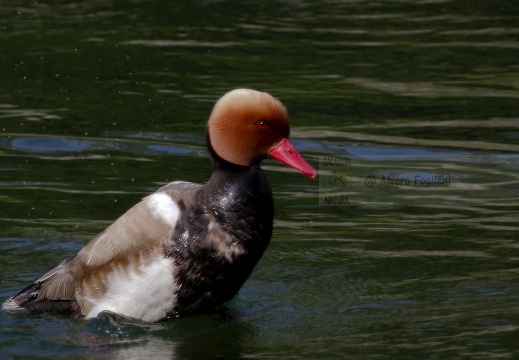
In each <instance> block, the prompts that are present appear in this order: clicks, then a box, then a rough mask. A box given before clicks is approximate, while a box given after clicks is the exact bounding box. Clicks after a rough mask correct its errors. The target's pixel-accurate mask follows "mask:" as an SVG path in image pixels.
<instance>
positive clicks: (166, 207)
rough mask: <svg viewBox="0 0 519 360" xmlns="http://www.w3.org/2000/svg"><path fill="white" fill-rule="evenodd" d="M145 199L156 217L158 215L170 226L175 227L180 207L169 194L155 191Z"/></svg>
mask: <svg viewBox="0 0 519 360" xmlns="http://www.w3.org/2000/svg"><path fill="white" fill-rule="evenodd" d="M147 201H148V205H149V207H150V209H151V210H152V211H153V213H154V214H155V215H156V216H157V217H160V218H161V219H162V220H164V221H165V222H166V223H167V224H169V225H171V227H175V225H176V224H177V220H178V216H179V214H180V209H179V208H178V206H177V204H176V203H175V202H174V201H173V199H172V198H171V196H169V195H168V194H165V193H155V194H152V195H150V196H149V197H148V198H147Z"/></svg>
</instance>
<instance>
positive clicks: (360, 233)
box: [0, 0, 519, 359]
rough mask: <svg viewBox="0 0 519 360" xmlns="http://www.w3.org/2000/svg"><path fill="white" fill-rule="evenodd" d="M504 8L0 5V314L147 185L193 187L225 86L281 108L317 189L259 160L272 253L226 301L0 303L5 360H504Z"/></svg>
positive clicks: (512, 344) (513, 344)
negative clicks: (144, 309) (166, 307)
mask: <svg viewBox="0 0 519 360" xmlns="http://www.w3.org/2000/svg"><path fill="white" fill-rule="evenodd" d="M518 6H519V5H518V4H517V3H516V1H513V0H502V1H486V0H485V1H467V0H450V1H449V0H438V1H435V0H432V1H431V0H428V1H426V0H407V1H404V0H401V1H397V0H387V1H382V0H380V1H367V0H366V1H363V0H359V1H263V2H255V1H241V2H238V1H199V2H192V1H175V2H164V1H156V0H148V1H143V0H134V1H128V2H118V1H112V0H103V1H98V0H91V1H55V2H20V1H12V0H5V1H2V3H1V4H0V13H1V14H2V16H0V278H1V282H0V301H4V300H5V299H7V298H8V297H9V296H12V295H13V294H15V293H16V292H17V291H19V290H20V289H21V288H22V287H24V286H25V285H26V284H27V283H28V282H29V281H31V279H33V278H34V277H35V276H36V275H37V274H38V273H39V272H40V271H42V270H44V269H45V268H47V267H48V266H50V265H52V264H54V263H56V262H58V261H60V260H63V259H64V258H66V257H68V256H70V255H72V254H74V253H75V252H77V251H78V250H79V249H81V247H82V246H83V245H84V244H85V243H86V242H87V241H88V240H89V239H90V238H92V237H93V236H94V235H96V234H97V233H99V232H100V231H102V230H103V229H104V228H106V227H107V226H108V225H110V224H111V222H113V221H114V220H115V219H116V218H117V217H119V216H120V215H121V214H123V213H124V212H125V211H126V210H127V209H128V208H129V207H131V206H132V205H133V204H135V203H136V202H138V201H139V200H140V199H141V198H142V197H144V196H146V195H147V194H149V193H151V192H153V191H154V190H156V189H157V188H159V187H160V186H162V185H163V184H165V183H167V182H169V181H174V180H188V181H193V182H204V181H206V180H207V179H208V177H209V175H210V164H209V159H208V157H207V153H206V150H205V141H204V131H205V123H206V120H207V118H208V116H209V113H210V111H211V108H212V105H213V104H214V102H215V101H216V100H217V99H218V98H219V97H220V96H221V95H223V94H224V93H225V92H227V91H229V90H231V89H233V88H236V87H249V88H255V89H258V90H262V91H268V92H270V93H272V94H273V95H274V96H276V97H278V98H279V99H280V100H282V101H283V103H284V104H285V105H286V106H287V108H288V111H289V113H290V118H291V124H292V133H291V134H292V138H293V140H294V142H295V144H296V146H297V147H298V148H299V150H300V152H301V153H302V154H303V156H304V157H305V158H306V159H308V161H309V162H310V163H311V164H312V165H313V166H315V167H316V168H317V169H319V173H320V176H319V179H318V180H315V181H312V180H311V179H308V178H306V177H304V176H302V175H301V174H298V173H296V172H295V171H292V170H290V169H288V168H286V167H284V166H283V165H281V164H279V163H277V162H274V161H272V160H267V161H265V162H264V164H263V167H264V169H265V172H266V174H267V177H268V179H269V181H270V183H271V185H272V189H273V192H274V198H275V202H276V204H275V230H274V234H273V239H272V243H271V245H270V246H269V248H268V250H267V252H266V254H265V255H264V257H263V258H262V260H261V261H260V263H259V265H258V266H257V268H256V270H255V271H254V273H253V274H252V276H251V278H250V279H249V280H248V281H247V283H246V284H245V285H244V287H243V288H242V290H241V291H240V293H239V294H238V296H236V297H235V298H234V299H233V300H232V301H231V302H229V303H228V304H226V306H225V307H224V308H222V309H219V310H218V311H215V312H214V313H212V314H206V315H200V316H194V317H188V318H180V319H171V320H168V321H164V322H160V323H156V324H149V323H141V322H138V321H135V320H132V319H125V318H122V317H120V316H118V315H116V314H103V315H101V316H99V317H98V318H95V319H92V320H88V321H84V320H73V319H69V318H65V317H55V316H50V315H45V314H43V315H33V314H24V313H21V314H11V313H6V312H5V311H1V312H0V358H2V359H3V358H5V359H35V358H79V359H82V358H93V357H95V358H98V357H100V358H104V357H106V358H110V359H117V358H121V359H133V358H135V359H140V358H147V357H149V358H153V359H191V358H193V359H206V358H218V359H224V358H228V359H234V358H261V359H263V358H272V359H294V358H305V359H306V358H308V359H314V358H322V359H345V358H360V359H381V358H383V359H385V358H391V359H393V358H395V359H397V358H419V359H422V358H432V359H434V358H437V359H440V358H441V359H444V358H466V359H490V358H496V357H501V358H507V359H511V358H517V357H518V356H519V346H518V345H517V343H518V340H519V292H518V290H517V289H518V288H519V280H518V278H519V277H518V275H519V267H518V266H519V242H518V240H519V239H518V234H519V228H518V225H517V224H518V220H519V200H518V198H519V190H518V189H519V170H518V169H519V118H518V113H519V106H518V100H519V60H518V59H519V41H518V35H519V25H518V24H519V7H518ZM417 179H418V180H417ZM422 179H423V183H422ZM428 179H429V180H428ZM434 179H436V180H434ZM438 179H448V181H447V180H445V181H444V180H441V183H440V182H439V180H438ZM427 181H429V185H427ZM333 196H337V197H336V198H333ZM330 197H331V198H330ZM330 199H332V200H330ZM333 199H338V200H337V201H336V200H333Z"/></svg>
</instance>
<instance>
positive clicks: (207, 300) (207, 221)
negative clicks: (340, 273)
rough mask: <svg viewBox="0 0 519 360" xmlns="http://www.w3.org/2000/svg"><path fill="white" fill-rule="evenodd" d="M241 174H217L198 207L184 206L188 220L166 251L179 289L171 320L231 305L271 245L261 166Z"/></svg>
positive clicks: (269, 199) (184, 217)
mask: <svg viewBox="0 0 519 360" xmlns="http://www.w3.org/2000/svg"><path fill="white" fill-rule="evenodd" d="M240 170H242V171H236V169H233V171H228V170H224V169H216V170H215V171H214V172H213V176H212V177H211V179H210V181H209V182H208V183H207V184H206V185H205V186H204V187H202V188H201V189H200V191H199V194H198V196H197V197H196V203H193V204H186V203H183V202H181V203H180V208H181V213H182V218H181V220H180V221H179V223H178V225H177V228H176V229H175V232H174V235H173V237H172V244H171V246H168V247H166V248H165V252H166V254H168V255H169V256H171V257H173V259H174V261H175V265H176V266H175V280H176V281H177V283H178V284H179V289H178V292H177V294H176V295H177V301H176V306H175V309H174V310H173V312H172V314H171V315H184V314H193V313H198V312H203V311H207V310H210V309H212V308H214V307H215V306H218V305H220V304H222V303H223V302H225V301H227V300H230V299H231V298H232V297H233V296H234V295H235V294H236V293H237V292H238V290H239V289H240V288H241V286H242V285H243V283H244V282H245V280H246V279H247V278H248V276H249V275H250V273H251V272H252V270H253V269H254V266H255V265H256V264H257V262H258V261H259V259H260V258H261V256H262V255H263V252H264V251H265V249H266V247H267V245H268V243H269V241H270V238H271V235H272V222H273V201H272V194H271V192H270V187H269V185H268V183H267V181H266V179H265V176H264V174H263V172H262V170H261V169H260V168H259V166H254V167H246V168H245V167H244V168H242V169H240Z"/></svg>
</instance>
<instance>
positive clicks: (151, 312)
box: [2, 89, 317, 322]
mask: <svg viewBox="0 0 519 360" xmlns="http://www.w3.org/2000/svg"><path fill="white" fill-rule="evenodd" d="M289 133H290V125H289V118H288V112H287V110H286V108H285V106H284V105H283V104H282V103H281V102H280V101H279V100H278V99H276V98H275V97H273V96H272V95H270V94H268V93H266V92H261V91H257V90H252V89H235V90H232V91H230V92H228V93H226V94H225V95H223V96H222V97H221V98H220V99H219V100H218V101H217V102H216V103H215V105H214V107H213V110H212V112H211V115H210V116H209V120H208V122H207V127H206V136H205V137H206V146H207V149H208V153H209V157H210V159H211V162H212V174H211V176H210V178H209V180H208V181H207V182H206V183H204V184H195V183H191V182H185V181H175V182H172V183H169V184H167V185H165V186H162V187H161V188H159V189H158V190H157V191H156V192H154V193H152V194H151V195H149V196H147V197H145V198H144V199H143V200H142V201H141V202H139V203H137V204H136V205H135V206H133V207H132V208H130V209H129V210H128V211H127V212H126V213H125V214H123V215H122V216H121V217H119V218H118V219H117V220H116V221H115V222H114V223H113V224H112V225H110V226H109V227H108V228H106V229H105V230H104V231H102V232H101V233H100V234H98V235H97V236H95V237H94V238H92V239H91V240H90V241H89V242H88V243H87V244H86V245H85V246H84V247H83V248H82V249H81V250H80V251H79V252H78V253H76V254H75V255H73V256H71V257H69V258H68V259H66V260H64V261H62V262H61V263H59V264H58V265H56V266H53V267H51V268H49V269H47V270H45V271H43V272H42V273H41V274H40V275H39V276H37V277H36V279H35V280H34V281H33V282H32V283H31V284H29V285H28V286H26V287H25V288H23V289H22V290H21V291H20V292H18V293H17V294H16V295H14V296H12V297H11V298H9V299H8V300H6V301H5V302H4V303H3V306H2V307H3V309H4V310H6V311H28V312H34V313H50V314H64V315H69V316H71V317H73V318H82V319H89V318H93V317H96V316H97V315H98V314H100V313H102V312H105V311H108V312H112V313H117V314H120V315H123V316H126V317H130V318H135V319H139V320H143V321H148V322H155V321H160V320H164V319H168V318H173V317H179V316H189V315H196V314H200V313H204V312H209V311H212V310H214V309H215V308H218V307H219V306H221V305H222V304H223V303H225V302H227V301H229V300H231V299H232V298H233V297H234V296H235V295H236V294H237V292H238V291H239V289H240V288H241V287H242V285H243V284H244V283H245V281H246V280H247V278H248V277H249V275H250V274H251V273H252V271H253V269H254V267H255V266H256V264H257V263H258V261H259V260H260V258H261V257H262V255H263V253H264V252H265V250H266V248H267V246H268V244H269V242H270V240H271V237H272V230H273V217H274V215H273V210H274V202H273V196H272V192H271V189H270V186H269V183H268V182H267V179H266V177H265V174H264V172H263V170H262V169H261V167H260V162H261V161H262V160H264V159H267V158H271V159H275V160H277V161H279V162H281V163H283V164H285V165H287V166H289V167H291V168H293V169H295V170H298V171H299V172H301V173H302V174H304V175H306V176H309V177H311V178H315V177H316V176H317V172H316V170H315V169H314V168H313V167H312V166H311V165H310V164H309V163H308V162H306V161H305V160H304V159H303V157H302V156H301V155H300V153H299V152H298V151H297V149H296V148H295V146H294V144H293V142H292V141H291V140H290V139H289Z"/></svg>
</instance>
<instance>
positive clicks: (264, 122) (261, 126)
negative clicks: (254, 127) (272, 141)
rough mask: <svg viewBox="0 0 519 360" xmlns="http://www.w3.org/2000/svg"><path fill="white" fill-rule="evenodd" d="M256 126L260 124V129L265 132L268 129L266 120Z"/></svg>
mask: <svg viewBox="0 0 519 360" xmlns="http://www.w3.org/2000/svg"><path fill="white" fill-rule="evenodd" d="M256 124H258V129H260V130H265V129H266V128H267V122H266V121H265V120H260V121H258V122H257V123H256Z"/></svg>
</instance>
